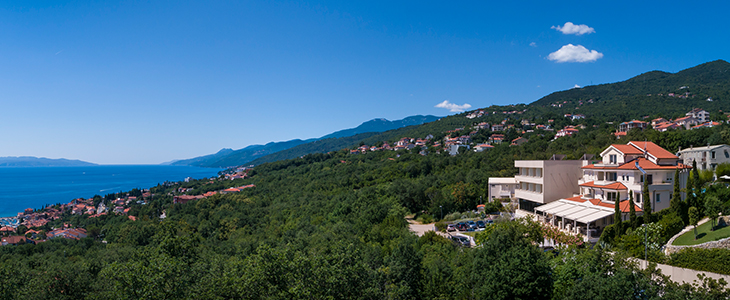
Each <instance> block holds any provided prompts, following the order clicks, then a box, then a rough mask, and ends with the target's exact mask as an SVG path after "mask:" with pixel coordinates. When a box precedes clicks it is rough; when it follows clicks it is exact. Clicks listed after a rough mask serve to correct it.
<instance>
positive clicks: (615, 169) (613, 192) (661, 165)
mask: <svg viewBox="0 0 730 300" xmlns="http://www.w3.org/2000/svg"><path fill="white" fill-rule="evenodd" d="M601 157H603V160H602V161H601V162H600V163H596V164H591V165H587V166H584V167H583V179H581V181H580V186H581V194H582V195H584V196H586V197H589V198H597V199H601V200H603V201H610V202H613V201H614V200H616V199H620V200H626V199H628V198H629V193H634V201H636V203H637V204H639V205H641V203H643V200H642V199H641V197H642V193H641V191H642V188H643V182H644V180H645V179H646V180H648V182H649V194H650V197H651V199H650V200H651V201H650V202H651V204H652V207H651V209H652V211H659V210H662V209H664V208H667V207H669V199H670V197H671V194H672V192H673V183H672V181H673V180H674V172H675V170H676V169H680V187H682V188H683V186H684V184H685V182H686V178H687V176H688V170H689V169H690V167H689V166H687V165H684V164H682V163H681V162H680V159H679V157H677V156H676V155H674V154H672V153H671V152H669V151H667V150H665V149H664V148H662V147H659V146H658V145H657V144H654V143H652V142H644V141H631V142H629V143H628V144H626V145H611V146H609V147H608V148H606V150H603V152H601ZM642 170H643V171H644V172H646V176H644V174H643V172H642ZM642 208H643V207H642Z"/></svg>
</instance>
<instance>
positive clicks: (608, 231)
mask: <svg viewBox="0 0 730 300" xmlns="http://www.w3.org/2000/svg"><path fill="white" fill-rule="evenodd" d="M617 235H618V233H617V232H616V224H611V225H608V226H606V228H603V233H601V238H599V239H598V241H599V242H604V243H608V244H613V241H614V239H616V236H617Z"/></svg>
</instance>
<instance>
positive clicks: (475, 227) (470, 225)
mask: <svg viewBox="0 0 730 300" xmlns="http://www.w3.org/2000/svg"><path fill="white" fill-rule="evenodd" d="M467 224H469V228H471V230H476V229H477V228H479V227H477V223H476V222H474V221H469V222H468V223H467ZM471 230H470V231H471Z"/></svg>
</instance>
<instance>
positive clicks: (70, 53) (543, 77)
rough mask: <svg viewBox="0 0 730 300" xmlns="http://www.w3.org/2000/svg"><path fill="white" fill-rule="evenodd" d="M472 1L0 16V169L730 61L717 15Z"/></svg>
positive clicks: (508, 100) (443, 111)
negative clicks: (24, 161) (20, 159)
mask: <svg viewBox="0 0 730 300" xmlns="http://www.w3.org/2000/svg"><path fill="white" fill-rule="evenodd" d="M450 2H453V1H450ZM485 2H486V1H478V2H461V1H460V2H458V3H457V4H454V3H447V2H431V1H329V2H328V1H324V2H305V1H230V2H229V1H124V2H106V1H77V2H65V1H6V2H2V3H0V70H2V72H0V103H1V106H0V112H2V118H0V141H1V142H0V143H1V145H2V146H0V156H21V155H31V156H44V157H50V158H61V157H63V158H71V159H81V160H86V161H91V162H95V163H102V164H150V163H161V162H164V161H169V160H173V159H183V158H190V157H194V156H199V155H204V154H209V153H213V152H216V151H218V150H219V149H221V148H224V147H225V148H233V149H239V148H243V147H245V146H247V145H250V144H262V143H266V142H270V141H283V140H289V139H295V138H302V139H304V138H312V137H319V136H322V135H325V134H327V133H330V132H333V131H336V130H340V129H344V128H351V127H355V126H357V125H359V124H360V123H362V122H364V121H367V120H370V119H373V118H387V119H390V120H394V119H401V118H404V117H407V116H410V115H416V114H432V115H439V116H445V115H448V114H453V113H454V112H452V111H451V110H450V109H448V107H452V106H448V105H447V106H445V107H447V108H439V107H436V106H437V105H438V104H439V103H443V102H444V101H448V103H451V104H454V105H455V109H456V110H458V108H459V106H462V105H465V104H469V105H470V106H471V107H472V109H474V108H480V107H485V106H489V105H492V104H512V103H530V102H533V101H535V100H537V99H539V98H540V97H542V96H545V95H547V94H550V93H552V92H555V91H560V90H565V89H569V88H572V87H573V86H575V85H578V86H586V85H591V84H600V83H609V82H616V81H622V80H625V79H628V78H630V77H632V76H635V75H638V74H641V73H644V72H648V71H652V70H662V71H668V72H677V71H680V70H682V69H685V68H689V67H692V66H695V65H698V64H701V63H704V62H708V61H712V60H716V59H724V60H730V57H728V53H730V52H728V49H730V47H729V46H730V30H728V28H730V27H728V21H727V18H726V12H727V11H728V10H729V9H730V7H729V6H730V5H728V4H726V2H721V1H716V2H704V3H703V4H698V5H692V4H690V3H688V2H672V1H661V2H659V1H657V2H653V3H642V2H641V1H631V2H619V1H612V2H610V3H604V4H601V3H595V2H593V1H582V2H568V1H560V2H559V3H557V2H546V1H539V2H538V1H536V2H526V1H520V2H518V1H506V2H510V3H497V4H495V3H485ZM490 2H491V1H490ZM512 2H515V3H512ZM567 22H571V23H572V24H573V25H572V26H571V25H570V24H566V23H567ZM581 25H583V26H581ZM551 53H552V54H551Z"/></svg>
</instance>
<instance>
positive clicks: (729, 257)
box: [667, 248, 730, 275]
mask: <svg viewBox="0 0 730 300" xmlns="http://www.w3.org/2000/svg"><path fill="white" fill-rule="evenodd" d="M667 263H668V264H670V265H672V266H675V267H681V268H688V269H693V270H698V271H706V272H714V273H720V274H725V275H730V250H727V249H701V248H686V249H684V250H682V251H679V252H677V253H674V254H672V256H671V257H669V260H668V261H667Z"/></svg>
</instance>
